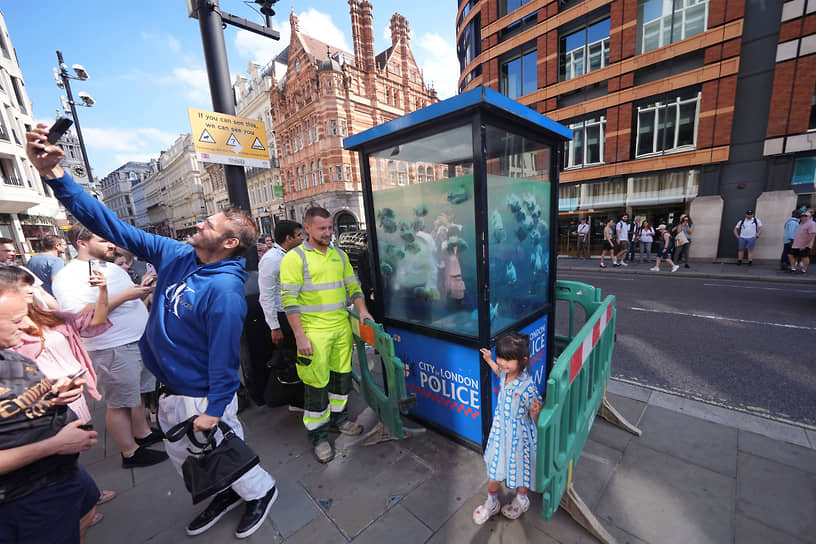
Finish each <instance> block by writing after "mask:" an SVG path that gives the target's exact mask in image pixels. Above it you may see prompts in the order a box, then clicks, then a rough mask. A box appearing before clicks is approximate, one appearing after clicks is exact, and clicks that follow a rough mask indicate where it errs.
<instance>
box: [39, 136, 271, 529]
mask: <svg viewBox="0 0 816 544" xmlns="http://www.w3.org/2000/svg"><path fill="white" fill-rule="evenodd" d="M47 135H48V130H47V127H46V125H43V124H39V125H37V128H36V129H34V130H33V131H31V132H29V133H27V134H26V140H27V151H28V157H29V159H30V160H31V162H32V164H33V165H34V166H35V167H36V168H37V170H38V171H39V173H40V175H41V176H42V177H43V178H44V179H45V181H46V183H48V185H49V186H50V187H51V188H52V189H53V191H54V195H55V196H56V197H57V199H58V200H59V201H60V202H61V203H62V204H63V205H64V206H65V207H66V208H67V209H68V210H69V211H70V212H71V213H72V214H73V215H74V216H75V217H76V218H77V219H79V220H80V221H81V222H82V223H83V224H85V225H87V227H88V229H89V230H91V231H95V232H97V233H99V234H100V235H102V236H104V237H105V238H107V239H109V240H111V241H112V242H114V243H116V245H118V246H120V247H123V248H125V249H127V250H128V251H130V252H131V253H133V254H134V255H136V256H137V257H138V258H139V259H143V260H146V261H148V262H150V263H153V265H154V266H155V267H156V271H157V272H158V278H157V280H156V289H155V291H154V304H153V305H152V307H151V313H150V319H149V320H148V323H147V327H146V328H145V331H144V335H143V336H142V339H141V340H140V342H139V347H140V349H141V353H142V356H143V358H144V363H145V366H147V368H148V369H149V370H150V371H151V372H152V373H153V374H155V376H156V377H157V378H158V380H159V381H160V383H161V384H162V387H161V388H160V391H161V395H160V397H159V424H160V425H161V427H162V428H163V429H170V428H171V427H173V426H174V425H176V424H177V423H180V422H183V421H186V420H188V419H190V418H191V417H195V419H194V422H193V430H194V431H196V432H211V431H216V427H217V426H218V423H219V422H220V421H223V422H224V423H226V424H227V425H229V426H230V427H232V429H233V431H235V434H236V435H237V436H238V437H241V438H243V427H242V426H241V422H240V420H239V419H238V416H237V413H238V398H237V395H236V392H237V390H238V386H239V385H240V378H239V368H240V338H241V331H242V329H243V325H244V317H245V316H246V298H245V296H244V282H245V281H246V277H247V273H246V271H245V270H244V262H245V261H244V259H243V258H241V257H240V255H242V254H246V252H247V251H248V250H249V249H250V248H251V247H252V245H253V244H254V242H255V240H256V238H257V229H256V227H255V223H254V221H253V220H252V218H251V217H250V216H249V214H248V213H247V212H245V211H243V210H240V209H238V208H232V207H230V208H226V209H224V210H222V211H220V212H219V213H217V214H215V215H212V216H210V217H208V218H207V219H206V220H204V221H202V222H201V223H199V224H198V225H197V229H196V232H195V234H193V235H192V236H191V237H190V238H189V239H188V242H189V243H182V242H178V241H174V240H171V239H169V238H165V237H162V236H158V235H154V234H148V233H146V232H144V231H141V230H139V229H137V228H136V227H133V226H132V225H129V224H127V223H125V222H123V221H121V220H120V219H119V218H118V217H117V216H116V214H115V213H113V212H112V211H111V210H109V209H108V208H106V207H105V206H104V205H102V204H101V203H100V202H99V201H98V200H96V199H95V198H93V197H92V196H90V195H89V194H87V193H86V192H85V191H84V190H83V189H82V187H81V186H80V185H78V184H77V183H75V182H74V181H73V179H72V178H71V176H70V175H69V174H67V173H66V172H65V171H64V170H63V169H62V167H61V166H60V165H59V161H60V160H61V159H62V158H63V157H64V155H65V154H64V152H63V151H62V150H61V149H60V148H59V147H57V146H54V145H50V144H48V143H47V140H46V137H47ZM110 268H114V269H116V270H119V271H120V272H122V273H123V274H124V272H123V271H122V270H121V269H119V268H118V267H115V266H112V267H110ZM62 273H64V272H61V273H60V274H62ZM125 276H127V274H125ZM128 282H130V279H129V278H128ZM138 304H139V305H140V306H141V307H142V308H144V305H143V304H142V303H141V302H138ZM111 315H113V314H111ZM111 320H112V321H113V319H111ZM114 325H115V322H114ZM215 437H216V440H218V441H219V442H220V441H221V440H222V439H223V436H222V433H221V432H220V431H216V434H215ZM166 448H167V451H168V454H169V455H170V460H171V462H172V463H173V466H174V467H175V468H176V470H177V472H178V473H179V475H181V465H182V463H183V462H184V460H185V459H186V458H187V457H188V456H189V455H190V453H191V452H195V451H198V450H197V448H195V447H194V446H193V445H192V443H191V442H190V440H189V439H187V438H186V437H185V438H182V439H181V440H179V441H177V442H168V443H167V444H166ZM277 497H278V491H277V488H276V487H275V479H274V478H273V477H272V476H271V475H270V474H269V473H268V472H266V471H265V470H264V469H263V468H261V466H260V465H255V466H254V467H253V468H251V469H250V470H249V471H248V472H247V473H245V474H244V475H243V476H241V477H240V478H238V479H237V480H235V481H234V482H233V483H232V485H231V486H230V487H229V488H227V489H226V490H224V491H222V492H220V493H219V494H218V495H216V496H215V497H214V498H213V500H212V502H210V504H209V505H208V506H207V508H205V509H204V511H203V512H201V513H200V514H199V515H198V516H196V518H195V519H193V521H192V522H190V524H189V525H188V526H187V534H188V535H197V534H201V533H203V532H205V531H207V530H208V529H209V528H210V527H212V526H213V525H214V524H215V523H216V522H217V521H218V520H219V519H221V517H223V516H224V514H226V513H227V512H228V511H229V510H232V509H233V508H235V507H237V506H239V505H240V504H241V503H242V502H243V503H244V513H243V515H242V516H241V518H240V520H239V522H238V527H237V528H236V531H235V536H236V537H237V538H246V537H248V536H250V535H251V534H253V533H254V532H255V531H257V530H258V529H259V528H260V526H261V525H262V524H263V522H264V520H265V519H266V517H267V515H268V514H269V511H270V509H271V506H272V504H273V503H274V502H275V500H276V499H277Z"/></svg>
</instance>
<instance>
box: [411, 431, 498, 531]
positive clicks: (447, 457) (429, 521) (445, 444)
mask: <svg viewBox="0 0 816 544" xmlns="http://www.w3.org/2000/svg"><path fill="white" fill-rule="evenodd" d="M404 445H405V447H406V448H408V449H409V450H411V451H412V452H413V453H414V454H415V455H417V456H418V457H420V458H421V459H422V460H423V461H424V462H425V463H426V464H427V465H428V466H429V467H430V468H431V470H432V474H431V475H430V476H429V478H428V479H427V480H426V481H425V482H423V483H422V484H421V485H419V486H418V487H417V488H416V489H414V490H413V491H411V493H410V494H409V495H408V496H407V497H405V499H403V501H402V502H401V503H400V504H401V505H402V506H403V507H405V508H406V509H408V510H409V511H410V512H411V513H412V514H413V515H414V516H416V517H417V518H419V519H420V520H421V521H422V522H423V523H424V524H425V525H427V526H428V527H430V528H431V529H434V530H436V529H438V528H439V527H441V526H442V525H443V524H444V523H445V522H446V521H447V520H448V518H450V516H452V515H453V514H454V513H455V512H456V511H457V510H458V509H459V508H461V507H462V504H463V503H464V502H465V501H467V500H468V499H469V498H470V497H471V496H472V495H473V494H474V493H477V492H479V490H480V489H481V488H482V487H483V486H484V485H486V484H487V472H486V469H485V464H484V460H483V459H482V456H481V455H480V454H478V453H476V452H474V451H472V450H469V449H467V448H464V447H462V446H458V445H456V444H455V443H454V442H452V441H451V440H448V439H447V438H444V437H442V436H441V435H439V434H437V433H436V432H433V431H428V432H427V433H424V434H422V435H418V436H415V437H412V438H409V439H408V440H406V441H405V443H404Z"/></svg>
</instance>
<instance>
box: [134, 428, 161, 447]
mask: <svg viewBox="0 0 816 544" xmlns="http://www.w3.org/2000/svg"><path fill="white" fill-rule="evenodd" d="M134 440H136V443H137V444H138V445H140V446H152V445H153V444H156V443H158V442H161V441H162V440H164V433H163V432H161V429H156V428H152V429H150V434H149V435H147V436H145V437H144V438H134Z"/></svg>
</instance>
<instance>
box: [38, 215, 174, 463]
mask: <svg viewBox="0 0 816 544" xmlns="http://www.w3.org/2000/svg"><path fill="white" fill-rule="evenodd" d="M68 238H69V240H70V241H71V243H72V244H73V246H74V247H75V248H76V249H77V256H76V258H75V259H74V260H72V261H71V262H70V263H68V264H67V265H65V267H64V268H63V269H62V270H60V271H59V273H58V274H57V275H56V277H55V278H54V295H55V296H56V297H57V300H58V301H59V304H60V307H61V308H62V309H63V310H64V311H68V312H73V313H79V312H83V311H89V310H92V309H93V307H94V306H95V304H96V300H97V298H98V296H99V290H98V289H97V288H96V287H91V286H90V284H89V283H88V277H89V272H90V267H91V266H93V267H94V268H95V269H97V270H100V271H101V272H102V273H103V274H104V275H105V278H106V279H107V284H108V308H109V312H110V313H109V315H108V319H109V320H110V322H111V323H112V324H113V326H112V327H111V328H110V329H108V330H107V331H105V332H104V333H102V334H100V335H99V336H95V337H93V338H83V343H84V344H85V349H87V350H88V354H89V355H90V357H91V360H92V361H93V363H94V367H95V369H96V374H97V379H98V387H99V390H100V391H101V392H102V398H103V400H104V401H105V403H106V404H107V407H108V410H107V412H106V414H105V424H106V425H107V428H108V430H109V431H110V433H111V435H112V437H113V440H114V442H116V445H117V446H118V447H119V450H120V451H121V453H122V468H133V467H143V466H150V465H154V464H156V463H159V462H161V461H164V460H165V459H167V454H166V453H164V452H163V451H156V450H151V449H148V448H147V446H149V445H151V444H155V443H156V442H159V441H161V440H162V438H163V436H162V435H161V432H160V431H158V430H152V429H151V428H150V426H149V425H148V423H147V418H146V414H145V408H144V403H143V402H142V396H141V394H142V393H149V392H151V391H153V390H154V389H155V387H156V381H155V378H154V377H153V375H152V374H150V373H149V372H148V371H147V370H146V369H145V368H144V365H143V364H142V359H141V355H140V353H139V346H138V341H139V339H140V338H141V337H142V334H143V333H144V329H145V325H146V324H147V316H148V314H147V308H146V307H145V305H144V304H143V303H142V301H141V300H140V298H141V297H143V296H145V295H147V294H149V293H151V292H152V291H153V287H145V286H140V285H134V284H133V282H132V281H131V280H130V277H129V276H128V274H127V272H125V271H124V270H122V269H121V268H120V267H118V266H116V265H114V264H113V260H114V258H115V254H116V247H115V246H114V245H113V244H112V243H110V242H107V241H105V240H104V239H102V238H100V237H99V236H97V235H95V234H93V233H91V232H90V231H89V230H87V229H86V228H85V227H83V226H82V225H80V224H76V225H74V226H73V227H71V230H70V231H68ZM92 259H95V261H94V262H93V263H91V260H92Z"/></svg>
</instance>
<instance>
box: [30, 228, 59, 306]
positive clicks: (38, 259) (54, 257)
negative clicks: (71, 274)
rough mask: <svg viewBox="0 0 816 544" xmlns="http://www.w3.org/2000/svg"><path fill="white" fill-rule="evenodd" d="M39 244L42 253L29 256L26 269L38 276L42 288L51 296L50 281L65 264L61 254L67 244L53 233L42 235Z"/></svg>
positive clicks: (52, 292)
mask: <svg viewBox="0 0 816 544" xmlns="http://www.w3.org/2000/svg"><path fill="white" fill-rule="evenodd" d="M40 244H41V245H42V253H37V254H36V255H34V256H33V257H31V259H30V260H29V261H28V269H29V270H31V271H32V272H33V273H34V275H35V276H37V277H38V278H40V280H41V281H42V288H43V289H45V290H46V291H47V292H48V294H50V295H52V296H53V294H54V291H53V290H52V288H51V283H52V282H53V281H54V277H55V276H56V275H57V272H59V271H60V270H62V267H63V266H65V261H64V260H63V259H62V257H61V255H64V254H65V249H66V247H67V246H68V244H66V243H65V239H64V238H62V237H61V236H56V235H54V234H46V235H45V236H43V237H42V240H40Z"/></svg>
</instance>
